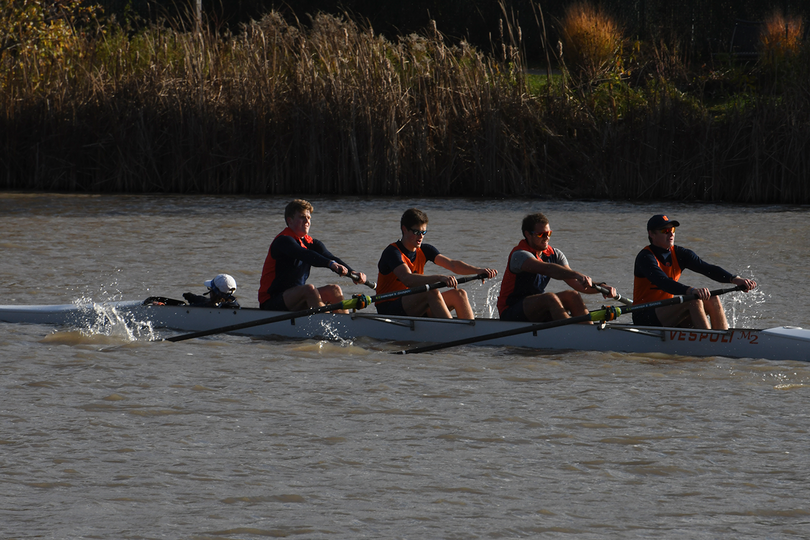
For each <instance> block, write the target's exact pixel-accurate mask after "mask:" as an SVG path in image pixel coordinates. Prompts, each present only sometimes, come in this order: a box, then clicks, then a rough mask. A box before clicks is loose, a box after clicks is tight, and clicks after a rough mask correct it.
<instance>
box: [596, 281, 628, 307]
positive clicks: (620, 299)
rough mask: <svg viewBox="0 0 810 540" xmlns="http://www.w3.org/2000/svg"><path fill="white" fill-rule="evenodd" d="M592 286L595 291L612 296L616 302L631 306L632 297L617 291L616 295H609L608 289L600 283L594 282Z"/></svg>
mask: <svg viewBox="0 0 810 540" xmlns="http://www.w3.org/2000/svg"><path fill="white" fill-rule="evenodd" d="M593 288H594V289H596V290H597V291H599V292H600V293H602V294H606V295H607V296H608V298H612V299H613V300H616V301H617V302H621V303H622V304H624V305H625V306H632V305H633V299H632V298H625V297H624V296H622V295H620V294H619V293H618V292H617V293H616V296H610V289H608V288H607V287H603V286H602V285H601V284H600V283H594V284H593Z"/></svg>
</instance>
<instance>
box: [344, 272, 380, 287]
mask: <svg viewBox="0 0 810 540" xmlns="http://www.w3.org/2000/svg"><path fill="white" fill-rule="evenodd" d="M349 277H350V278H352V279H353V280H354V281H355V283H356V282H358V281H360V272H349ZM363 285H365V286H366V287H368V288H369V289H376V288H377V282H376V281H369V280H368V277H366V281H365V283H363Z"/></svg>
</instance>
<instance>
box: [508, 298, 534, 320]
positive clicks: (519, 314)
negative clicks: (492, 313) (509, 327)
mask: <svg viewBox="0 0 810 540" xmlns="http://www.w3.org/2000/svg"><path fill="white" fill-rule="evenodd" d="M523 300H525V298H521V299H520V301H519V302H518V303H517V304H515V305H513V306H509V307H508V308H506V309H505V310H503V313H501V320H502V321H515V322H531V321H529V318H528V317H526V312H525V311H523Z"/></svg>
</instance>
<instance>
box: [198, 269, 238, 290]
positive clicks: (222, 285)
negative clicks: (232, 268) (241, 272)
mask: <svg viewBox="0 0 810 540" xmlns="http://www.w3.org/2000/svg"><path fill="white" fill-rule="evenodd" d="M205 286H206V287H208V288H209V289H211V290H216V291H217V292H220V293H222V294H233V293H235V292H236V280H235V279H233V276H230V275H228V274H219V275H217V276H216V277H215V278H214V279H209V280H208V281H206V282H205Z"/></svg>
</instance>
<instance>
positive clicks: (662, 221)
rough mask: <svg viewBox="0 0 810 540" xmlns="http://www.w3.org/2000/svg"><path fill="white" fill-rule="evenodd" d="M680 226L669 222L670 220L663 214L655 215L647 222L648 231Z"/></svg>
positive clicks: (674, 222) (677, 223)
mask: <svg viewBox="0 0 810 540" xmlns="http://www.w3.org/2000/svg"><path fill="white" fill-rule="evenodd" d="M680 226H681V224H680V223H679V222H677V221H674V220H672V221H670V219H669V218H668V217H667V216H665V215H663V214H656V215H654V216H653V217H651V218H650V220H649V221H648V222H647V230H648V231H657V230H658V229H666V228H668V227H680Z"/></svg>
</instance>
